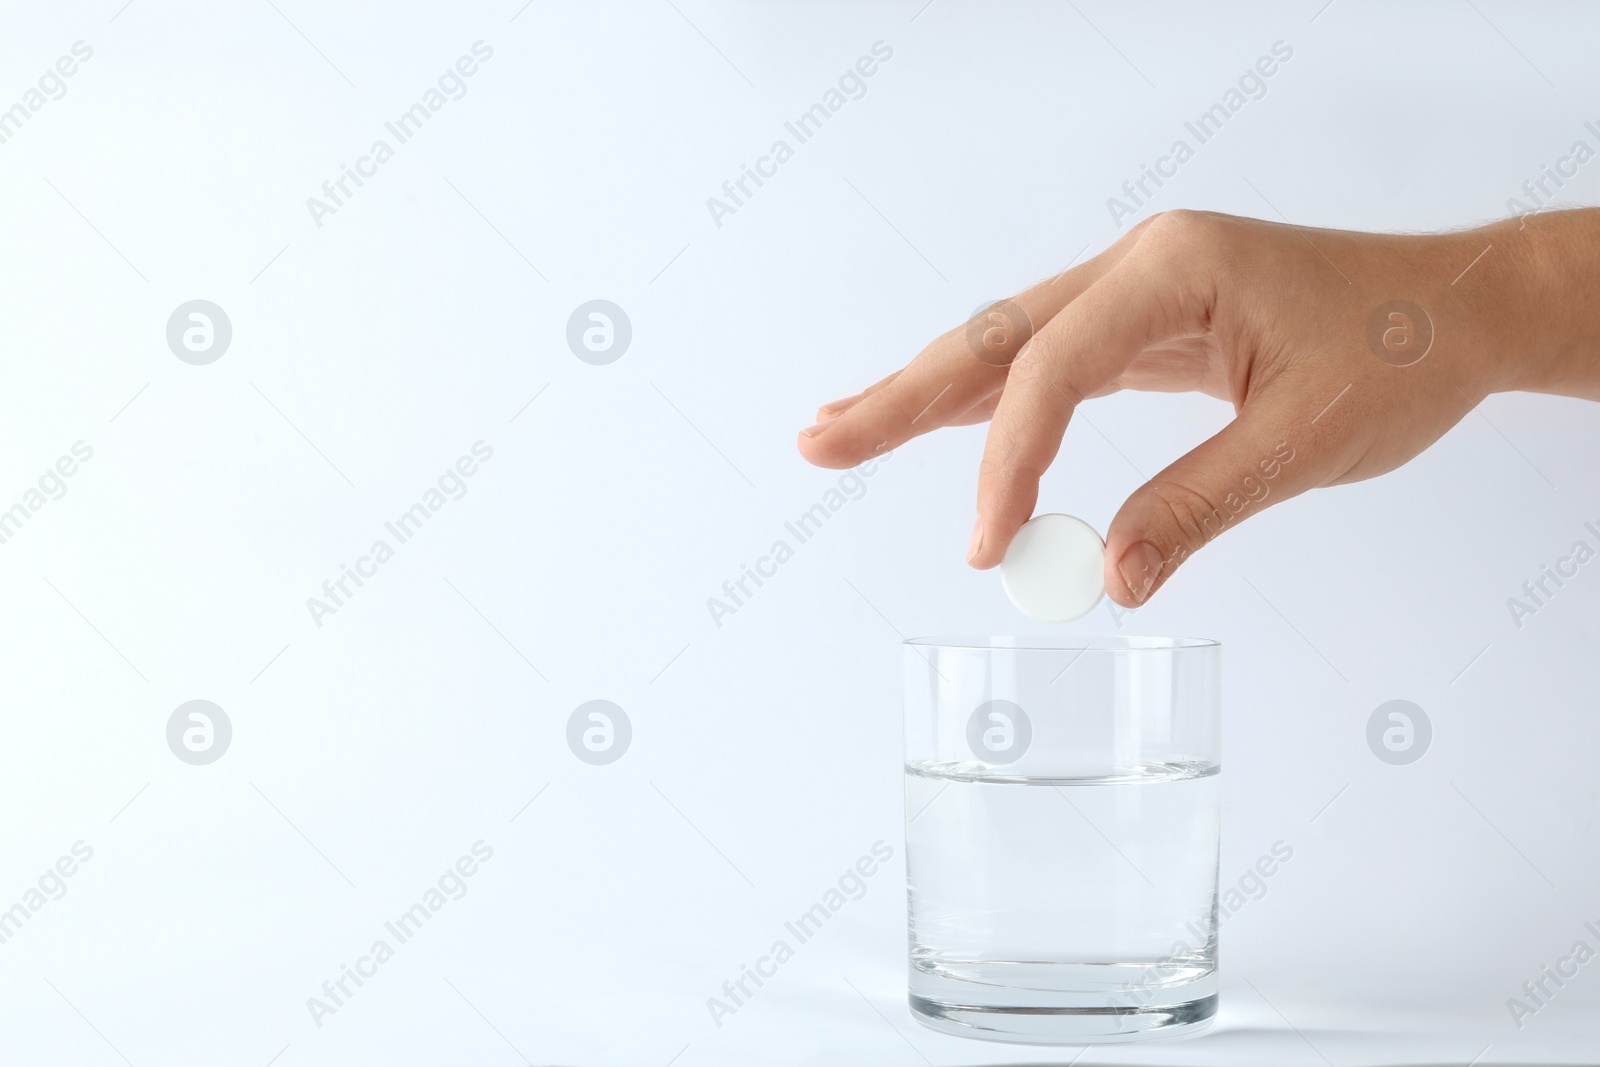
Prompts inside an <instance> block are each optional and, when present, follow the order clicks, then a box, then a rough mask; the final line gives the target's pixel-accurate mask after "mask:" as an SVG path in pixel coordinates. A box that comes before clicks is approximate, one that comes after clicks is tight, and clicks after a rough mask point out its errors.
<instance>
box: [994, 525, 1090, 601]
mask: <svg viewBox="0 0 1600 1067" xmlns="http://www.w3.org/2000/svg"><path fill="white" fill-rule="evenodd" d="M1105 562H1106V543H1105V541H1103V540H1101V538H1100V535H1099V534H1098V533H1096V532H1095V529H1094V527H1093V526H1090V525H1089V524H1088V523H1086V522H1084V521H1083V520H1082V519H1079V518H1076V517H1074V516H1072V515H1062V514H1059V513H1051V514H1047V515H1035V516H1034V517H1033V518H1031V519H1029V520H1028V521H1027V522H1025V523H1023V524H1022V528H1021V529H1020V530H1018V531H1017V535H1016V537H1014V538H1012V541H1011V544H1009V545H1007V546H1006V554H1005V558H1004V559H1002V560H1001V561H1000V580H1001V583H1002V584H1003V585H1004V586H1005V590H1006V596H1008V597H1010V598H1011V603H1013V604H1015V605H1016V606H1017V610H1018V611H1020V612H1022V613H1023V614H1024V615H1026V616H1028V618H1030V619H1036V620H1038V621H1040V622H1071V621H1072V620H1073V619H1078V618H1082V617H1083V616H1085V615H1087V614H1089V612H1091V611H1093V610H1094V606H1095V605H1096V604H1098V603H1100V598H1101V597H1103V596H1105V594H1106V587H1105V583H1104V580H1103V579H1104V576H1105V570H1104V568H1105Z"/></svg>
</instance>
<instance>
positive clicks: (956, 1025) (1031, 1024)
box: [910, 993, 1217, 1045]
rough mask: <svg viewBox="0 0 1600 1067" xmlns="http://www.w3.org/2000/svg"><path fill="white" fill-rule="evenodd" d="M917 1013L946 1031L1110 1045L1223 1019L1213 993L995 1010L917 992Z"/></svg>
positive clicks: (1184, 1033) (1178, 1033)
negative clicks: (1130, 1003) (1132, 1003)
mask: <svg viewBox="0 0 1600 1067" xmlns="http://www.w3.org/2000/svg"><path fill="white" fill-rule="evenodd" d="M910 1000H911V1014H912V1016H913V1017H915V1018H916V1020H917V1022H919V1023H921V1024H922V1025H923V1026H926V1027H928V1028H929V1029H931V1030H938V1031H939V1032H940V1033H945V1034H954V1035H956V1036H957V1037H975V1038H980V1039H982V1040H984V1041H1009V1042H1013V1043H1015V1044H1021V1045H1107V1044H1119V1043H1129V1042H1135V1041H1158V1040H1164V1039H1167V1038H1179V1037H1193V1036H1195V1035H1196V1034H1201V1033H1204V1032H1205V1031H1206V1030H1208V1029H1210V1028H1211V1024H1212V1022H1213V1021H1214V1020H1215V1019H1216V1015H1217V997H1216V994H1214V993H1213V994H1212V995H1211V996H1208V997H1202V998H1201V999H1199V1000H1190V1001H1185V1002H1183V1003H1181V1004H1152V1005H1146V1006H1143V1007H1137V1008H1135V1007H1076V1008H1048V1007H1037V1006H1036V1007H1018V1008H1006V1007H994V1006H988V1005H983V1006H980V1005H972V1004H948V1003H944V1002H941V1001H935V1000H929V999H928V998H926V997H920V996H918V995H916V994H915V993H913V994H911V998H910Z"/></svg>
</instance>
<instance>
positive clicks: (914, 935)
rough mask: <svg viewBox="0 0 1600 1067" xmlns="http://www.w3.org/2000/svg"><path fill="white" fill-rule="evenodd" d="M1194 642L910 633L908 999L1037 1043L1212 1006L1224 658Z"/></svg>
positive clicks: (1112, 1037) (1211, 1011)
mask: <svg viewBox="0 0 1600 1067" xmlns="http://www.w3.org/2000/svg"><path fill="white" fill-rule="evenodd" d="M1220 654H1221V647H1220V646H1219V645H1218V643H1217V642H1215V641H1208V640H1200V639H1194V638H1154V637H1113V638H1092V639H1076V638H1062V639H1056V638H1021V637H987V638H976V639H972V640H962V639H959V638H916V639H913V640H909V641H907V642H905V645H904V657H905V698H906V762H905V791H906V880H907V907H908V912H909V927H910V968H909V970H910V999H911V1010H912V1013H913V1014H914V1015H915V1016H916V1018H917V1019H918V1021H920V1022H922V1023H924V1024H925V1025H927V1026H930V1027H932V1028H933V1029H935V1030H942V1031H944V1032H946V1033H953V1034H961V1035H964V1036H968V1037H981V1038H988V1039H991V1040H998V1041H1015V1042H1023V1043H1029V1044H1073V1045H1076V1044H1088V1043H1092V1042H1114V1041H1140V1040H1145V1039H1150V1038H1157V1037H1167V1036H1178V1035H1186V1034H1193V1033H1197V1032H1199V1031H1201V1030H1204V1029H1205V1028H1206V1027H1208V1026H1209V1025H1210V1023H1211V1020H1212V1018H1213V1017H1214V1016H1215V1014H1216V1010H1217V852H1218V844H1219V834H1220V826H1219V823H1220V803H1219V802H1220V789H1219V786H1220V777H1219V773H1218V772H1219V770H1220V751H1219V744H1218V733H1219V725H1220V724H1219V721H1218V719H1219V714H1218V710H1219V699H1218V665H1219V659H1220Z"/></svg>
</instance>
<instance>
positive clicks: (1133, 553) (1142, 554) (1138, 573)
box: [1117, 541, 1162, 604]
mask: <svg viewBox="0 0 1600 1067" xmlns="http://www.w3.org/2000/svg"><path fill="white" fill-rule="evenodd" d="M1161 562H1162V561H1161V553H1160V552H1158V551H1156V546H1155V545H1152V544H1151V543H1150V542H1148V541H1140V542H1139V543H1138V544H1136V545H1134V546H1133V547H1132V548H1130V549H1128V551H1126V552H1124V553H1123V554H1122V562H1120V563H1118V564H1117V571H1118V573H1120V574H1121V575H1122V580H1123V582H1124V583H1126V584H1127V586H1128V592H1130V593H1132V594H1133V600H1134V603H1136V604H1143V603H1144V601H1145V597H1147V596H1149V595H1150V589H1151V587H1152V586H1154V585H1155V584H1156V579H1157V578H1158V577H1160V575H1161Z"/></svg>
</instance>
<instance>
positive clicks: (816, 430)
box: [800, 422, 832, 437]
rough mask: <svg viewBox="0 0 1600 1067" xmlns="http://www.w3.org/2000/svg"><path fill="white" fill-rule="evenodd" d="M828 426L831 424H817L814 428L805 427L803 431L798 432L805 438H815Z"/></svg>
mask: <svg viewBox="0 0 1600 1067" xmlns="http://www.w3.org/2000/svg"><path fill="white" fill-rule="evenodd" d="M830 425H832V424H831V423H826V422H819V423H817V424H816V425H815V426H807V427H806V428H805V429H803V430H801V431H800V432H801V433H802V434H804V435H805V436H807V437H815V436H817V434H819V433H821V432H822V431H823V430H826V429H827V428H828V427H829V426H830Z"/></svg>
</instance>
